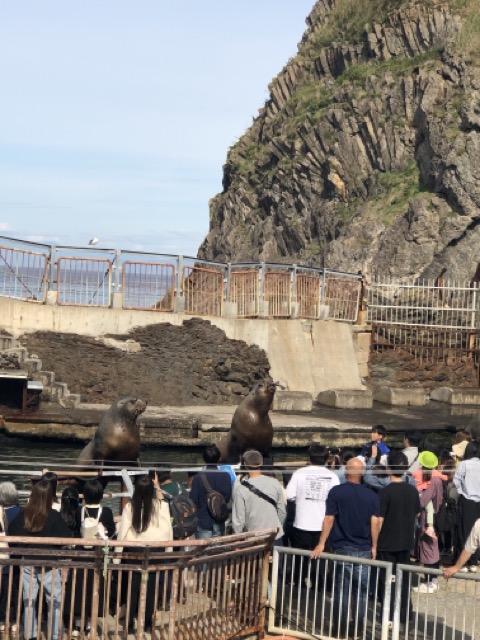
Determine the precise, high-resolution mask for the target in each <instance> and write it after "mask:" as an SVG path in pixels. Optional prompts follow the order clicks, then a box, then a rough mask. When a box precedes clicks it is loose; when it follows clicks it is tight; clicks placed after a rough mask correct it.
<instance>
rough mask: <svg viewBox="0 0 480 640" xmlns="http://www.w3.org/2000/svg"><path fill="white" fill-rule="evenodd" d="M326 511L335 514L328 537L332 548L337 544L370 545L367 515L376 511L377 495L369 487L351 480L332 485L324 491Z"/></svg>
mask: <svg viewBox="0 0 480 640" xmlns="http://www.w3.org/2000/svg"><path fill="white" fill-rule="evenodd" d="M326 515H327V516H335V522H334V524H333V527H332V531H331V533H330V537H329V541H330V545H331V547H332V549H333V550H334V551H335V550H336V549H339V548H340V547H351V548H353V549H356V550H358V551H369V550H370V549H371V547H372V536H371V518H372V516H374V517H378V516H379V515H380V502H379V499H378V496H377V494H376V493H374V492H373V491H372V490H371V489H369V488H368V487H365V486H364V485H361V484H354V483H353V482H346V483H345V484H341V485H339V486H337V487H333V488H332V489H331V490H330V493H329V494H328V498H327V505H326Z"/></svg>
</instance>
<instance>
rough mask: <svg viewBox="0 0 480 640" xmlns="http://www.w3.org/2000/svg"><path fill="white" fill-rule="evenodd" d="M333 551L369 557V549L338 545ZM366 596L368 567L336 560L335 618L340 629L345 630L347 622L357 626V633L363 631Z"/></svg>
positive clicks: (342, 554)
mask: <svg viewBox="0 0 480 640" xmlns="http://www.w3.org/2000/svg"><path fill="white" fill-rule="evenodd" d="M334 553H335V554H338V555H341V556H351V557H352V558H366V559H368V560H370V559H371V557H372V554H371V552H370V550H369V551H361V550H359V549H354V548H353V547H338V548H337V549H334ZM367 596H368V567H367V566H366V565H361V564H350V563H348V562H345V563H343V562H337V563H336V569H335V595H334V609H335V620H338V623H339V624H338V626H339V627H340V629H341V631H342V632H343V631H345V629H346V628H347V625H348V622H349V621H350V623H351V624H352V625H353V626H355V625H356V628H357V632H358V634H360V635H361V634H362V633H363V621H364V618H365V608H366V604H367Z"/></svg>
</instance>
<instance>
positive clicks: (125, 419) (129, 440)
mask: <svg viewBox="0 0 480 640" xmlns="http://www.w3.org/2000/svg"><path fill="white" fill-rule="evenodd" d="M146 408H147V403H146V402H145V401H144V400H140V398H137V397H135V396H128V397H126V398H120V399H119V400H116V401H115V402H114V403H113V404H112V406H111V407H110V409H107V411H105V413H104V415H103V417H102V419H101V421H100V424H99V425H98V428H97V430H96V432H95V435H94V436H93V439H92V440H91V441H90V442H89V443H88V444H87V446H86V447H85V448H84V449H83V451H82V453H81V454H80V456H79V457H78V460H77V464H78V465H81V466H83V467H89V466H91V465H97V466H100V467H102V466H103V465H104V464H105V463H107V464H108V463H109V462H111V463H119V462H130V463H131V464H135V463H136V462H137V461H138V457H139V454H140V430H139V428H138V425H137V418H138V416H139V415H140V414H142V413H143V412H144V411H145V409H146Z"/></svg>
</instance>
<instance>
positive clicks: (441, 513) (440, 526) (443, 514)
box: [435, 487, 458, 533]
mask: <svg viewBox="0 0 480 640" xmlns="http://www.w3.org/2000/svg"><path fill="white" fill-rule="evenodd" d="M457 521H458V507H457V503H456V501H455V500H454V499H453V498H449V497H448V496H447V491H446V488H445V487H444V489H443V500H442V504H441V505H440V508H439V510H438V511H437V513H436V514H435V528H436V529H437V531H439V532H440V533H450V532H451V531H454V530H455V525H456V523H457Z"/></svg>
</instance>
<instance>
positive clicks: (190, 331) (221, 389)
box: [20, 318, 270, 406]
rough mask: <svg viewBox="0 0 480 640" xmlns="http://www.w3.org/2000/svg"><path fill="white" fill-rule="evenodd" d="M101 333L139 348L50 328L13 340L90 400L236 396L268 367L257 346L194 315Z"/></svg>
mask: <svg viewBox="0 0 480 640" xmlns="http://www.w3.org/2000/svg"><path fill="white" fill-rule="evenodd" d="M108 337H110V338H116V340H117V341H125V340H134V341H135V343H137V344H139V345H140V349H137V350H135V351H134V352H128V351H125V350H124V349H123V348H114V347H112V346H107V345H105V344H102V343H101V342H99V341H97V340H95V339H93V338H86V337H82V336H78V335H75V334H64V333H63V334H59V333H54V332H37V333H32V334H26V335H24V336H22V338H20V342H21V343H22V344H23V345H24V346H26V347H27V348H28V349H29V350H30V351H35V353H37V354H38V355H39V357H40V358H41V360H42V363H43V366H44V368H47V369H50V370H51V371H54V372H55V376H56V378H57V379H59V380H62V381H63V382H65V383H66V384H67V385H68V388H69V390H70V391H71V392H72V393H78V394H80V395H81V399H82V401H83V402H90V403H111V402H113V401H114V400H115V399H117V398H118V397H120V396H122V395H130V394H134V395H138V396H139V397H142V398H144V399H145V400H146V401H147V402H148V404H149V405H173V406H175V405H177V406H182V405H192V404H198V405H205V404H238V403H239V402H241V400H243V398H244V396H245V395H247V393H248V392H249V391H250V389H251V388H252V387H253V386H254V384H255V382H256V381H258V380H261V379H263V378H264V377H265V376H267V375H268V372H269V368H270V367H269V363H268V359H267V356H266V354H265V352H264V351H262V350H261V349H259V348H258V347H256V346H249V345H247V344H246V343H245V342H241V341H240V340H229V339H228V338H227V337H226V335H225V333H224V332H223V331H222V330H221V329H218V328H217V327H215V326H213V325H211V324H210V322H208V321H205V320H201V319H195V318H194V319H191V320H187V321H185V322H184V324H183V326H181V327H175V326H173V325H170V324H155V325H149V326H146V327H142V328H137V329H133V330H132V331H131V332H130V333H129V334H128V335H126V336H108ZM112 343H113V341H112Z"/></svg>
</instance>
